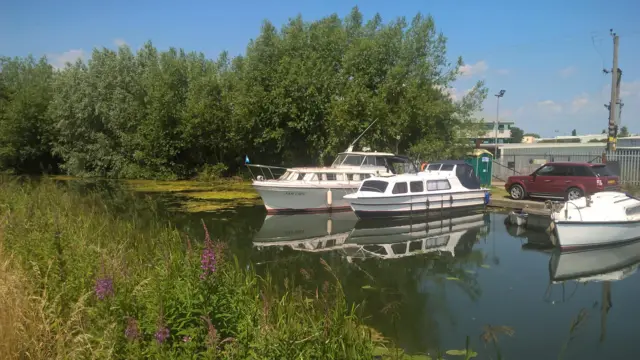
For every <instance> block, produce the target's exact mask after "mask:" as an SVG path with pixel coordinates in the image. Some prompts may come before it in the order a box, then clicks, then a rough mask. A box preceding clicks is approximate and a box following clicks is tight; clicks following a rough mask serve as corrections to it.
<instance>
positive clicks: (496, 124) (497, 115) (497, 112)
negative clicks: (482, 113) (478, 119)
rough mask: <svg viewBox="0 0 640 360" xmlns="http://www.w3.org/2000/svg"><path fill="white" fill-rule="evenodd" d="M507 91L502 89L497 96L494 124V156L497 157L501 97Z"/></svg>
mask: <svg viewBox="0 0 640 360" xmlns="http://www.w3.org/2000/svg"><path fill="white" fill-rule="evenodd" d="M505 92H507V90H500V92H498V93H497V94H496V95H495V97H496V98H497V99H498V103H497V105H496V121H495V123H494V124H493V128H494V129H493V130H494V131H495V136H494V139H493V146H494V148H493V158H494V159H495V158H497V157H498V122H499V121H500V98H501V97H503V96H504V93H505Z"/></svg>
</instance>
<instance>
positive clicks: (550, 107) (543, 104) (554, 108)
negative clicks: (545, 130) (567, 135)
mask: <svg viewBox="0 0 640 360" xmlns="http://www.w3.org/2000/svg"><path fill="white" fill-rule="evenodd" d="M537 105H538V108H540V109H543V110H547V111H551V112H554V113H559V112H562V105H560V104H559V103H557V102H555V101H553V100H544V101H540V102H538V104H537Z"/></svg>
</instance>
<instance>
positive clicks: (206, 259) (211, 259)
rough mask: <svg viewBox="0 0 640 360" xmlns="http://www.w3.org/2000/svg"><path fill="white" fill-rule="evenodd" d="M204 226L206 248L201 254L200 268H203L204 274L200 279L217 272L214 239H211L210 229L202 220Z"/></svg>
mask: <svg viewBox="0 0 640 360" xmlns="http://www.w3.org/2000/svg"><path fill="white" fill-rule="evenodd" d="M202 227H203V228H204V234H205V236H204V249H203V250H202V255H201V256H200V268H201V269H202V274H200V279H201V280H204V279H205V278H206V277H207V275H209V274H213V273H215V272H216V252H215V250H214V248H213V241H211V236H209V230H208V229H207V226H206V225H205V224H204V221H203V222H202Z"/></svg>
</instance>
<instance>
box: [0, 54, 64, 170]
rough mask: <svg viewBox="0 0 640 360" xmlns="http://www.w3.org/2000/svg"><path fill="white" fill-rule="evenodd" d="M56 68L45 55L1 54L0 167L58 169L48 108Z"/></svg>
mask: <svg viewBox="0 0 640 360" xmlns="http://www.w3.org/2000/svg"><path fill="white" fill-rule="evenodd" d="M53 78H54V72H53V68H52V67H51V65H49V64H48V63H47V60H46V58H41V59H40V60H36V59H34V58H33V57H31V56H29V57H27V58H23V59H20V58H13V59H11V58H7V57H0V169H12V170H15V171H17V172H27V173H34V172H41V171H55V170H56V167H57V162H58V161H57V159H56V158H55V157H54V156H53V153H52V149H51V143H52V140H53V137H54V133H53V126H52V121H51V118H50V117H49V116H48V113H47V109H48V106H49V102H50V101H51V96H52V89H51V83H52V79H53Z"/></svg>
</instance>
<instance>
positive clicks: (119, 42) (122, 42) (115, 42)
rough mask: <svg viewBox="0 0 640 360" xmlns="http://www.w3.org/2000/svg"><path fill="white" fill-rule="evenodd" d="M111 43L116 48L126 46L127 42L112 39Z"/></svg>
mask: <svg viewBox="0 0 640 360" xmlns="http://www.w3.org/2000/svg"><path fill="white" fill-rule="evenodd" d="M113 43H114V44H116V46H117V47H120V46H124V45H127V42H126V41H124V39H114V40H113Z"/></svg>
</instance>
